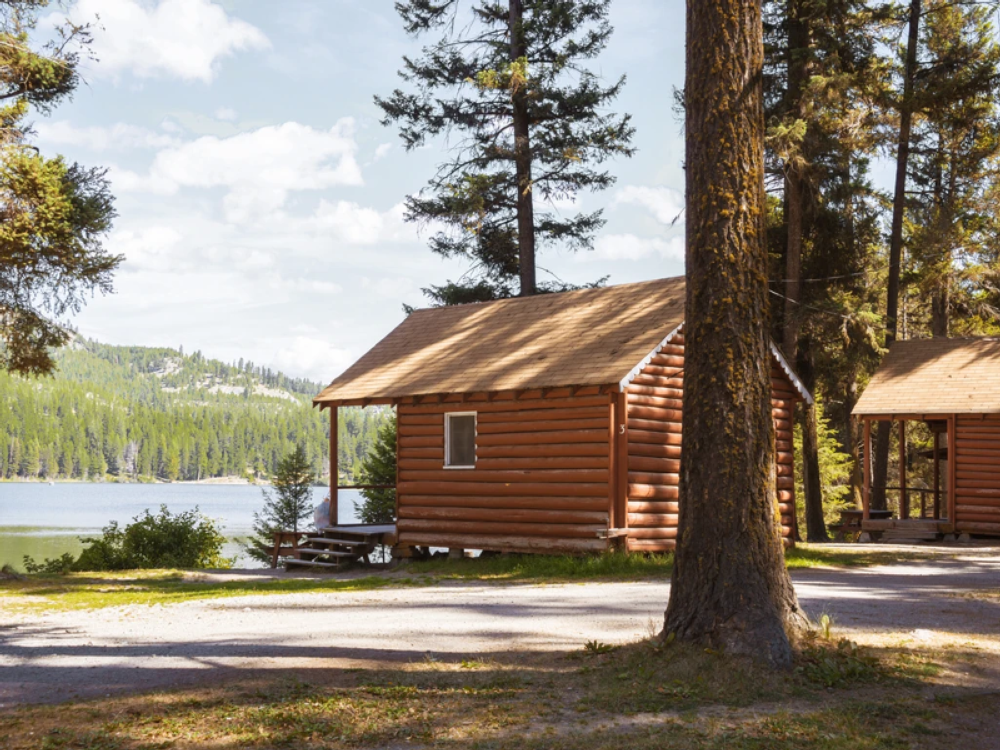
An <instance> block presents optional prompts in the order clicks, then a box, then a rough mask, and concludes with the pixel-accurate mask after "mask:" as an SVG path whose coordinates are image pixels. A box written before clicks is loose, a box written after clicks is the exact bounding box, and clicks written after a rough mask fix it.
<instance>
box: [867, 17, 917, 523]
mask: <svg viewBox="0 0 1000 750" xmlns="http://www.w3.org/2000/svg"><path fill="white" fill-rule="evenodd" d="M919 32H920V0H910V24H909V34H908V38H907V41H906V63H905V65H904V68H903V99H902V101H901V102H900V107H899V142H898V143H897V146H896V184H895V188H894V192H893V197H892V228H891V229H890V232H889V290H888V299H887V302H886V320H885V323H886V331H885V343H886V346H888V345H889V344H891V343H892V342H893V341H895V340H896V334H897V332H898V330H899V325H898V318H899V275H900V271H901V266H902V262H903V213H904V210H905V208H906V169H907V165H908V163H909V160H910V128H911V124H912V121H913V79H914V76H915V75H916V70H917V44H918V43H919ZM890 429H892V423H891V422H879V423H878V433H877V435H876V437H875V471H874V477H873V482H872V485H873V486H872V498H871V507H872V508H873V509H876V510H885V508H886V497H885V483H886V479H887V478H888V476H889V430H890Z"/></svg>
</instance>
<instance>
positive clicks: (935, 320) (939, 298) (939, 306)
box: [931, 280, 951, 338]
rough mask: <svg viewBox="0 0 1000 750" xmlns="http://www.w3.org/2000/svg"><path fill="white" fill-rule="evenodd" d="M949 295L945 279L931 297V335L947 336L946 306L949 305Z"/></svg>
mask: <svg viewBox="0 0 1000 750" xmlns="http://www.w3.org/2000/svg"><path fill="white" fill-rule="evenodd" d="M949 296H950V295H949V294H948V282H947V280H945V281H944V282H942V284H941V287H940V288H939V289H937V290H936V291H935V292H934V296H933V298H932V299H931V335H933V336H935V337H938V338H948V312H949V310H948V308H949V307H951V300H950V299H949Z"/></svg>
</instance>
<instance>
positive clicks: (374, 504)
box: [354, 417, 396, 523]
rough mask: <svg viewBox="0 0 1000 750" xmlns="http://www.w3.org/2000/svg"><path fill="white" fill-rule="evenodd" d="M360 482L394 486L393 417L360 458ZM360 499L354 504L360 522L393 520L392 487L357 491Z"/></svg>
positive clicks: (394, 435)
mask: <svg viewBox="0 0 1000 750" xmlns="http://www.w3.org/2000/svg"><path fill="white" fill-rule="evenodd" d="M358 473H359V477H360V480H361V484H367V485H376V486H377V485H382V486H391V487H393V488H395V486H396V418H395V417H391V418H390V419H387V420H386V421H385V422H384V423H383V424H382V427H380V428H379V431H378V439H377V440H376V441H375V444H374V445H373V446H372V447H371V449H370V450H369V452H368V455H366V456H365V457H364V459H362V461H361V465H360V470H359V472H358ZM361 496H362V497H363V498H364V501H363V502H361V503H360V504H358V503H355V506H354V507H355V510H356V511H357V513H358V517H359V518H360V519H361V521H362V523H393V522H394V521H395V520H396V490H395V489H390V490H384V489H368V490H361Z"/></svg>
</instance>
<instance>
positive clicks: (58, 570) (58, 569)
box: [24, 552, 76, 575]
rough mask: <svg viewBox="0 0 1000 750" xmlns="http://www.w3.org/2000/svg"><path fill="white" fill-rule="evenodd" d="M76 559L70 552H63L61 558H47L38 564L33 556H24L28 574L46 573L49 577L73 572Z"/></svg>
mask: <svg viewBox="0 0 1000 750" xmlns="http://www.w3.org/2000/svg"><path fill="white" fill-rule="evenodd" d="M74 565H76V558H74V557H73V555H72V554H70V553H69V552H63V553H62V555H60V556H59V557H46V558H45V559H44V560H43V561H42V562H40V563H36V562H35V558H33V557H32V556H31V555H25V556H24V569H25V571H27V572H28V573H46V574H49V575H65V574H66V573H69V572H71V571H72V570H73V566H74Z"/></svg>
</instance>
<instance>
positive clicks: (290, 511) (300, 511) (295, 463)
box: [244, 445, 315, 562]
mask: <svg viewBox="0 0 1000 750" xmlns="http://www.w3.org/2000/svg"><path fill="white" fill-rule="evenodd" d="M314 479H315V476H314V474H313V472H312V469H311V468H310V466H309V460H308V459H307V458H306V452H305V449H304V448H303V447H302V446H301V445H296V446H295V448H294V449H293V450H292V452H291V453H289V454H288V455H286V456H285V457H284V458H283V459H282V460H281V461H280V462H279V463H278V470H277V471H276V472H275V474H274V478H273V480H272V482H271V484H272V486H273V488H274V492H273V493H272V492H268V491H267V490H266V489H262V490H261V493H262V494H263V495H264V509H263V510H262V511H261V512H259V513H257V512H255V513H254V514H253V534H252V535H251V536H250V538H249V539H248V540H247V542H246V543H245V544H244V547H245V549H246V551H247V554H248V555H250V556H251V557H253V558H254V559H255V560H260V561H262V562H266V561H268V560H270V559H271V552H270V549H269V548H270V547H272V546H273V544H274V537H273V534H274V532H276V531H294V532H297V531H298V530H299V527H300V525H301V523H302V521H304V520H305V519H306V518H308V517H309V516H310V515H311V514H312V511H313V504H312V485H313V480H314Z"/></svg>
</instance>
